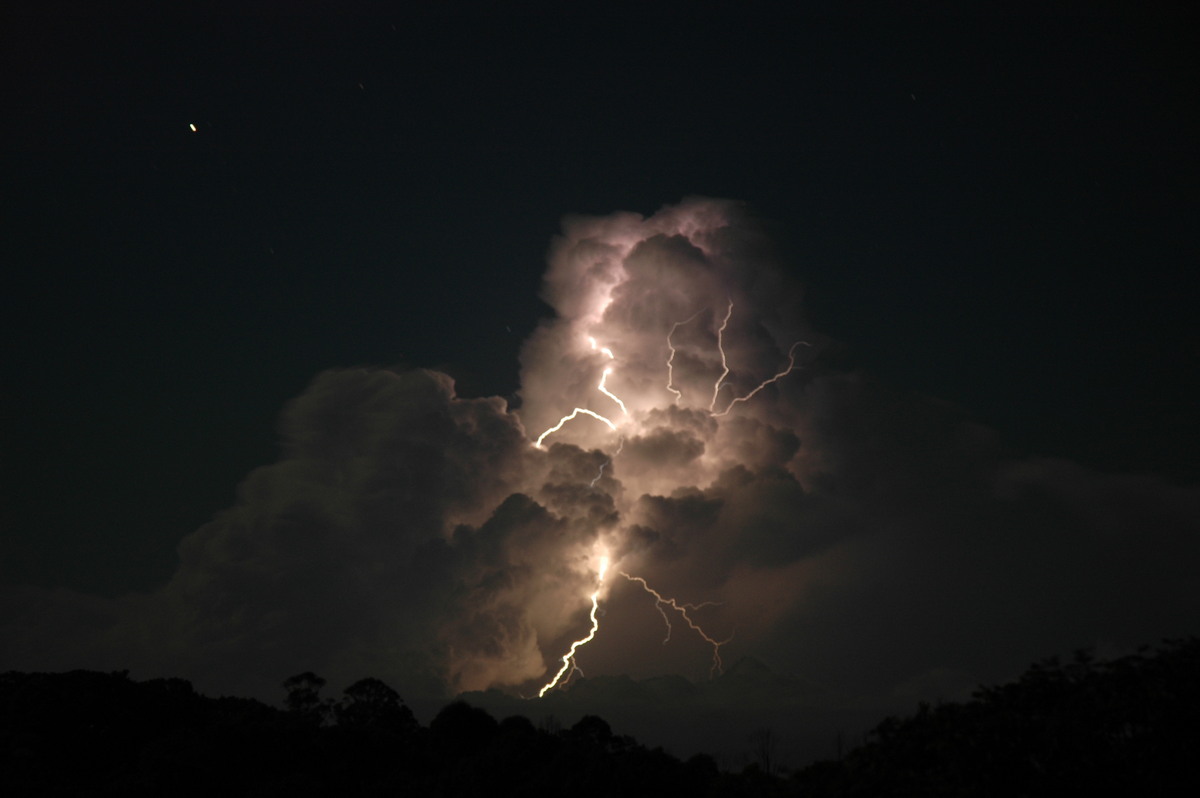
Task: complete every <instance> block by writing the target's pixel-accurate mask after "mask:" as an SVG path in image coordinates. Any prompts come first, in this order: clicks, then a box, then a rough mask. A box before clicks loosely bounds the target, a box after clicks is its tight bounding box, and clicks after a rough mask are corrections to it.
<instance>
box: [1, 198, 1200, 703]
mask: <svg viewBox="0 0 1200 798" xmlns="http://www.w3.org/2000/svg"><path fill="white" fill-rule="evenodd" d="M544 297H545V299H546V300H547V301H548V302H549V303H550V305H551V307H552V308H553V309H554V311H555V314H556V315H555V316H554V318H552V319H549V320H547V321H545V322H544V323H543V324H542V325H541V326H540V327H539V328H538V329H537V330H536V331H535V332H534V334H533V335H532V337H531V338H530V340H529V341H528V342H527V343H526V345H525V347H524V349H523V351H522V355H521V363H520V369H521V379H522V388H521V392H520V397H519V406H517V407H510V406H509V405H508V403H506V402H505V401H504V400H502V399H499V398H495V397H486V398H465V397H461V396H458V395H457V394H456V392H455V388H454V384H453V381H452V380H451V378H450V377H448V376H447V375H445V374H440V373H437V372H433V371H424V370H407V371H394V370H389V369H383V368H378V369H353V370H340V371H328V372H325V373H323V374H320V375H318V376H317V377H316V378H315V379H314V380H313V381H312V383H311V384H310V385H309V387H308V388H307V389H306V390H305V392H304V393H303V394H302V395H301V396H299V397H297V398H296V399H295V400H294V401H292V402H291V403H290V404H289V405H288V406H287V407H285V408H284V410H283V413H282V416H281V419H280V422H279V431H280V440H281V453H280V457H279V460H278V461H277V462H276V463H274V464H272V465H268V466H265V467H263V468H260V469H257V470H256V471H254V472H252V473H251V474H249V475H248V476H247V477H246V479H245V480H244V482H243V483H242V485H241V486H240V488H239V491H238V500H237V502H236V504H235V505H234V506H233V507H231V508H230V509H228V510H227V511H225V512H223V513H221V514H219V515H218V516H217V517H216V518H214V519H213V520H212V521H211V522H209V523H208V524H206V525H204V526H203V527H201V528H200V529H198V530H196V531H195V532H194V533H192V534H191V535H189V536H187V537H186V538H185V539H183V540H182V541H181V543H180V545H179V549H178V551H179V568H178V571H177V572H176V574H175V575H174V577H173V578H172V579H171V580H170V582H169V583H168V584H167V585H165V586H164V587H163V588H161V589H160V590H158V591H156V592H153V593H149V594H144V595H131V596H126V597H124V598H121V599H116V600H109V599H100V598H95V597H88V596H81V595H75V594H70V593H65V592H61V591H60V592H57V593H56V592H50V591H43V590H38V589H33V588H23V587H9V588H6V589H5V593H4V604H3V617H2V622H3V630H2V631H3V635H4V639H5V641H6V642H5V652H4V657H3V665H4V667H7V668H18V669H26V670H33V669H62V668H71V667H114V668H115V667H122V668H131V669H133V670H134V672H135V674H136V675H138V676H153V675H178V676H184V677H186V678H190V679H193V680H194V681H195V682H196V684H197V686H198V687H199V688H201V689H206V690H211V691H225V692H237V693H243V694H246V693H249V694H257V695H261V696H264V697H267V698H274V697H275V696H276V694H277V692H278V688H277V685H278V684H279V682H280V681H281V680H282V678H283V677H285V676H287V675H289V674H291V673H295V672H298V671H302V670H313V671H316V672H318V673H321V674H322V675H325V676H327V677H328V678H330V679H331V680H332V681H334V682H343V683H347V682H350V681H352V680H354V679H356V678H359V677H362V676H364V675H372V676H376V677H378V678H382V679H384V680H385V681H388V682H389V683H392V684H395V685H396V686H397V688H398V689H400V690H401V692H402V693H403V694H405V695H407V696H414V695H438V696H447V695H451V694H453V693H455V692H459V691H466V690H487V689H489V688H500V689H503V690H505V691H508V692H509V693H511V694H513V695H523V696H529V695H533V694H534V693H536V691H537V689H538V687H539V686H540V685H542V684H544V683H545V682H546V681H547V679H548V678H549V677H550V676H551V675H552V674H553V672H554V671H555V670H557V668H558V665H559V662H560V658H561V657H562V656H563V655H564V653H566V651H567V650H568V648H569V646H570V644H571V642H572V641H573V640H576V639H579V638H580V637H582V636H583V634H584V633H586V631H587V629H588V624H589V620H588V612H589V609H590V606H591V604H590V600H589V597H590V596H591V595H592V594H593V592H596V593H597V594H598V596H599V602H600V606H601V608H602V612H601V616H600V620H599V629H598V632H597V634H596V637H595V639H594V640H593V641H592V642H590V643H589V644H588V645H587V646H585V647H583V648H581V649H580V651H579V653H578V655H577V657H576V660H575V663H576V665H577V666H578V667H579V668H581V669H582V670H583V671H584V672H585V673H586V674H587V675H588V676H593V675H618V674H624V675H629V676H633V677H648V676H655V675H661V674H668V673H670V674H683V675H685V676H687V677H688V678H690V679H692V680H696V681H703V680H706V679H708V678H710V675H711V674H710V671H711V662H710V653H711V651H710V648H711V647H710V646H709V645H708V644H707V643H705V641H703V640H702V639H700V638H699V636H698V635H696V634H693V633H692V632H691V631H690V630H689V629H687V627H686V626H685V625H683V624H682V623H680V619H679V618H678V617H674V618H672V619H671V620H673V622H674V628H673V629H672V630H671V632H670V636H669V640H668V641H667V642H665V643H664V637H666V636H667V630H666V628H665V626H664V622H663V616H662V615H660V613H659V612H658V611H657V609H658V608H657V607H656V606H655V602H654V600H653V598H652V597H651V596H650V595H649V594H648V592H647V591H646V590H644V589H643V588H642V586H641V585H640V584H639V583H637V582H635V581H633V580H632V579H630V578H628V577H624V576H621V575H620V574H621V573H627V574H629V575H630V576H637V577H642V578H644V579H645V580H646V584H647V585H650V586H653V588H654V589H656V590H658V591H659V592H660V593H661V594H662V595H664V596H668V597H673V598H675V599H677V600H678V601H680V602H689V603H693V604H697V605H699V604H702V603H704V606H702V607H700V608H699V609H696V610H694V612H693V617H694V618H695V619H696V620H697V622H698V623H699V624H700V625H701V626H702V627H703V628H704V629H705V630H706V631H707V632H708V634H710V635H712V636H713V637H714V638H715V639H716V640H718V641H723V642H722V646H721V649H720V653H721V657H722V659H723V661H724V664H725V665H726V666H727V665H728V664H730V663H733V662H737V661H738V660H739V659H741V658H742V657H746V656H753V657H756V658H758V659H761V660H763V661H765V662H767V663H768V664H769V665H770V667H771V668H772V669H774V670H775V671H777V672H780V673H786V674H790V675H791V676H792V677H795V678H803V679H805V680H808V681H810V682H811V683H813V684H820V685H824V686H826V687H827V688H828V696H829V698H828V701H829V702H833V703H837V704H838V705H839V706H844V705H850V704H853V705H855V706H871V707H878V708H881V709H885V708H886V709H891V708H893V707H894V706H896V705H897V703H898V702H900V703H903V702H912V701H915V700H917V699H922V698H940V697H944V698H950V697H956V696H958V695H961V694H962V692H963V691H964V690H965V689H969V688H970V687H971V686H972V685H974V684H977V683H979V682H981V681H989V680H996V679H1001V678H1006V677H1008V676H1011V675H1013V674H1015V673H1016V672H1017V671H1019V669H1020V668H1021V667H1022V666H1023V665H1025V664H1026V663H1028V662H1029V661H1030V660H1032V659H1034V658H1037V657H1039V656H1043V655H1047V654H1050V653H1054V652H1056V651H1064V650H1069V649H1072V648H1076V647H1080V646H1096V647H1099V648H1100V649H1101V650H1102V651H1120V650H1124V649H1127V648H1129V647H1131V646H1133V645H1136V644H1138V643H1142V642H1150V641H1154V640H1155V639H1157V638H1160V637H1163V636H1169V635H1180V634H1186V633H1194V632H1195V631H1196V625H1197V622H1198V621H1200V592H1198V591H1196V590H1195V589H1194V575H1195V573H1196V572H1197V570H1198V569H1200V489H1197V487H1195V486H1183V485H1177V484H1171V483H1169V482H1167V481H1166V480H1164V479H1161V478H1158V477H1155V476H1153V475H1145V474H1141V475H1130V474H1125V475H1122V474H1104V473H1098V472H1096V471H1092V470H1089V469H1087V468H1085V467H1083V466H1081V465H1078V464H1075V463H1072V462H1069V461H1065V460H1055V459H1046V458H1031V457H1026V456H1020V455H1016V454H1014V453H1012V452H1011V451H1009V450H1008V449H1007V448H1006V447H1005V446H1004V444H1003V442H1002V441H1000V440H998V438H997V436H996V435H995V434H994V433H993V432H992V431H990V430H989V429H987V428H986V427H985V426H983V425H981V424H979V423H977V422H976V421H974V420H973V419H972V418H971V417H970V415H969V414H968V413H967V412H966V411H964V410H962V409H960V408H957V407H954V406H952V405H949V404H947V403H945V402H941V401H939V400H937V399H934V398H931V397H926V396H920V395H913V394H906V393H902V392H899V391H897V390H895V389H894V388H891V387H889V386H888V385H887V384H885V383H882V382H880V381H878V380H876V379H875V378H873V377H872V376H871V375H869V374H863V373H860V372H853V371H851V372H844V371H838V370H836V369H834V368H832V367H830V366H827V365H826V364H825V362H824V361H823V360H822V356H821V355H822V351H823V344H824V341H823V339H822V338H821V337H820V336H819V335H818V334H817V333H815V332H814V331H812V330H811V329H809V328H808V327H807V326H806V324H805V323H804V319H803V316H802V313H801V291H800V287H799V286H798V285H795V284H794V283H793V282H792V281H791V280H790V279H789V278H788V276H787V273H786V272H785V271H783V270H781V269H780V268H779V265H778V264H777V262H776V258H775V255H774V254H773V251H772V249H771V246H770V243H769V241H768V240H767V239H766V238H765V237H764V236H763V235H762V233H761V231H760V230H759V228H758V227H757V226H756V225H755V224H754V222H753V220H752V219H751V218H750V217H749V216H748V215H747V214H746V213H745V211H744V210H743V209H742V208H741V207H740V206H739V205H737V204H736V203H731V202H724V201H713V200H704V199H693V200H688V201H685V202H683V203H682V204H680V205H678V206H674V207H669V208H665V209H664V210H662V211H661V212H660V213H658V214H655V215H653V216H651V217H649V218H642V217H640V216H637V215H634V214H616V215H613V216H608V217H600V218H593V217H572V218H569V219H567V220H566V222H565V223H564V228H563V233H562V235H561V236H560V237H559V238H558V239H556V240H555V241H554V242H553V245H552V247H551V251H550V265H549V270H548V272H547V274H546V278H545V284H544ZM601 386H603V388H601ZM576 408H579V409H580V410H581V411H588V412H581V413H579V414H577V415H576V416H575V417H574V418H572V419H570V420H568V421H565V422H563V423H562V426H561V427H560V428H558V429H557V430H556V431H553V432H548V431H549V430H551V429H552V428H553V427H554V426H555V425H556V424H558V423H559V422H560V421H562V419H564V417H566V416H567V415H568V414H570V413H571V412H572V411H573V410H574V409H576ZM623 408H624V409H623ZM589 413H591V414H595V415H589ZM597 416H602V417H603V419H600V418H597ZM543 435H544V439H543V440H542V443H541V445H535V442H536V441H537V440H539V436H543ZM602 561H603V562H608V563H610V564H609V567H608V570H607V572H604V571H603V568H602V566H601V565H600V563H601V562H602ZM708 602H711V603H708ZM751 694H753V695H760V698H761V696H762V695H766V696H769V695H770V693H769V691H768V692H766V693H762V692H761V691H759V692H758V693H755V692H754V691H751V693H747V695H751ZM764 700H765V699H764ZM830 705H831V706H832V703H831V704H830ZM764 706H765V704H764ZM530 712H535V713H536V710H532V709H531V710H530Z"/></svg>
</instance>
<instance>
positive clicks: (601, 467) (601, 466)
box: [588, 437, 625, 488]
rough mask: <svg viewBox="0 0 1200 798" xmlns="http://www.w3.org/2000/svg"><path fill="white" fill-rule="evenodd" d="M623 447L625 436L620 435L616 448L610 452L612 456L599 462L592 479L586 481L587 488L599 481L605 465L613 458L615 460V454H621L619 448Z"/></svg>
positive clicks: (592, 486) (594, 485)
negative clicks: (598, 468)
mask: <svg viewBox="0 0 1200 798" xmlns="http://www.w3.org/2000/svg"><path fill="white" fill-rule="evenodd" d="M624 448H625V438H624V437H622V438H621V439H620V440H619V441H618V442H617V450H616V451H615V452H613V453H612V457H610V458H608V459H607V460H605V461H604V462H603V463H601V464H600V470H599V471H597V472H596V476H594V477H592V481H591V482H589V483H588V487H589V488H594V487H596V483H597V482H599V481H600V477H602V476H604V467H605V466H607V465H608V464H610V463H611V462H612V461H613V460H615V459H616V458H617V455H619V454H621V450H622V449H624Z"/></svg>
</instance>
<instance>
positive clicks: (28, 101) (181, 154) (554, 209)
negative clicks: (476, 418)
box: [0, 6, 1200, 654]
mask: <svg viewBox="0 0 1200 798" xmlns="http://www.w3.org/2000/svg"><path fill="white" fill-rule="evenodd" d="M0 27H2V28H3V31H4V32H3V33H2V34H0V53H2V56H0V58H2V59H3V61H2V63H0V74H3V78H0V86H2V87H3V89H2V90H3V95H2V98H0V101H2V104H3V108H4V119H5V122H4V125H3V129H2V132H0V142H2V158H3V161H2V163H3V180H2V182H3V186H4V187H3V190H2V191H0V196H2V197H3V200H2V201H3V207H2V208H0V225H2V235H0V240H2V243H0V248H2V249H0V260H2V261H3V263H4V264H5V266H4V269H3V271H4V277H3V290H2V299H0V301H2V302H3V309H2V311H0V312H2V313H3V317H4V319H5V324H4V328H5V330H6V335H5V340H6V349H5V351H6V354H5V365H6V369H5V373H6V377H5V379H4V381H3V389H2V391H3V392H2V401H3V422H4V446H3V449H4V458H3V468H4V474H3V482H4V485H5V488H4V496H3V516H2V523H3V538H2V542H0V580H3V582H4V583H5V584H7V585H23V586H31V587H39V588H56V587H61V588H66V589H69V590H71V591H77V592H81V593H85V594H100V595H104V596H119V595H122V594H125V593H128V592H130V591H134V592H138V591H147V590H150V589H153V588H156V587H158V586H160V585H162V584H163V583H164V582H166V580H167V579H169V578H170V576H171V574H172V573H173V571H174V569H175V567H176V562H177V555H176V546H177V545H178V544H179V542H180V540H181V539H183V538H184V536H186V535H188V534H189V533H191V532H193V531H194V530H196V529H197V528H198V527H200V526H201V525H202V524H204V523H205V522H207V521H208V520H210V519H211V518H212V517H213V516H214V514H216V513H218V512H219V511H221V510H223V509H225V508H227V507H230V506H231V505H233V503H234V501H235V489H236V487H237V485H238V484H239V482H241V480H242V479H243V478H244V477H245V476H246V474H247V473H249V472H250V471H251V470H252V469H254V468H255V467H258V466H263V465H267V464H269V463H271V462H273V461H274V460H275V459H276V457H277V455H278V445H277V441H278V432H277V419H278V416H279V413H280V410H281V409H282V408H283V407H284V405H285V403H287V402H288V400H289V399H292V398H293V397H296V396H297V395H299V394H300V393H301V392H302V391H303V390H304V389H305V386H306V385H307V384H308V383H309V382H310V381H311V380H312V379H313V378H314V376H315V375H317V374H318V373H319V372H321V371H322V370H325V369H330V368H337V367H347V366H360V365H367V366H407V367H428V368H436V369H439V370H441V371H444V372H446V373H448V374H450V375H451V376H453V377H454V378H455V380H456V381H457V385H458V390H459V393H460V394H461V395H464V396H469V397H473V396H486V395H491V394H497V395H500V396H505V397H509V398H513V397H514V396H515V394H516V391H517V389H518V370H517V355H518V350H519V347H520V345H521V342H522V341H523V340H524V339H525V338H526V336H527V335H528V334H529V333H530V332H531V331H532V330H533V329H534V327H535V325H536V324H537V323H538V321H539V320H540V319H542V318H544V317H547V316H549V315H550V313H551V311H550V308H549V307H548V306H547V305H546V304H544V303H543V302H542V301H541V300H540V299H539V289H540V286H541V277H542V273H543V271H544V268H545V262H546V252H547V247H548V246H549V243H550V240H551V238H552V237H553V236H554V235H555V234H556V233H558V231H559V230H560V221H561V219H562V217H563V216H564V215H565V214H569V213H589V214H608V213H611V212H614V211H634V212H638V213H641V214H646V215H648V214H652V213H654V212H655V211H657V210H658V209H659V208H660V207H662V206H664V205H666V204H671V203H676V202H679V201H680V200H681V199H682V198H684V197H685V196H690V195H702V196H709V197H720V198H729V199H733V200H738V201H742V202H745V203H747V204H748V206H749V207H750V208H751V209H752V210H753V212H754V215H755V216H756V217H757V218H758V219H759V220H761V223H762V225H763V226H764V227H765V229H766V230H767V231H768V232H769V234H770V235H771V237H772V238H773V239H774V241H775V243H776V244H777V245H778V247H779V248H780V250H781V252H782V260H783V262H784V263H785V268H786V269H787V270H788V273H789V274H790V275H791V276H792V277H794V278H795V279H796V280H798V281H799V282H800V283H801V284H802V285H803V286H804V303H803V304H804V308H805V313H806V314H807V317H808V320H809V322H810V324H811V327H812V328H813V329H815V330H818V331H819V332H820V333H822V334H823V335H825V336H828V337H829V338H830V339H833V340H836V341H838V342H840V345H839V346H834V347H831V348H830V349H829V350H828V352H827V353H826V355H825V356H826V358H827V363H828V366H829V367H830V368H835V367H836V368H844V369H855V368H857V369H863V370H865V371H867V372H869V373H871V374H873V375H875V376H876V377H877V378H878V379H880V380H881V381H883V382H884V383H887V384H890V385H892V386H894V387H895V389H896V390H898V391H903V392H912V393H915V394H921V395H929V396H933V397H937V398H939V399H941V400H945V401H947V402H950V403H952V404H953V405H956V406H958V407H959V408H961V410H962V412H963V413H964V414H965V415H966V416H967V417H969V418H972V419H974V420H975V421H977V422H979V423H980V424H981V425H983V426H986V427H990V428H992V429H994V430H996V431H998V434H999V439H1000V440H1001V441H1002V442H1003V446H1004V447H1005V450H1006V451H1009V452H1013V453H1015V454H1018V455H1021V456H1036V455H1049V456H1056V457H1062V458H1067V459H1070V460H1072V461H1074V462H1077V463H1079V464H1082V465H1083V466H1085V467H1088V468H1090V469H1093V470H1095V471H1098V472H1112V473H1154V474H1157V475H1159V476H1160V477H1161V478H1162V479H1164V480H1165V481H1166V482H1168V483H1173V484H1179V485H1186V484H1191V483H1194V481H1195V479H1196V477H1197V476H1198V475H1200V474H1198V472H1197V468H1196V465H1195V463H1196V459H1195V456H1194V452H1195V451H1196V448H1197V446H1198V445H1200V424H1198V422H1197V413H1196V410H1195V405H1196V400H1195V396H1196V389H1197V387H1198V384H1197V383H1198V380H1197V373H1198V369H1197V366H1198V365H1200V363H1198V355H1200V336H1198V335H1197V334H1196V332H1195V328H1194V318H1195V310H1194V309H1195V307H1196V306H1197V300H1198V299H1200V297H1198V296H1197V291H1196V289H1195V287H1194V286H1195V279H1194V276H1193V274H1192V272H1193V270H1194V268H1195V264H1196V263H1197V262H1200V258H1198V256H1200V251H1198V250H1200V247H1198V246H1197V232H1196V231H1197V229H1198V228H1197V225H1196V219H1197V211H1198V204H1197V193H1198V190H1197V186H1198V185H1200V170H1198V164H1197V157H1196V144H1195V143H1196V141H1198V140H1200V125H1198V124H1197V109H1198V108H1200V103H1198V100H1200V98H1198V97H1197V89H1196V87H1197V85H1200V84H1198V83H1197V78H1198V77H1200V74H1198V72H1200V69H1198V65H1197V57H1196V53H1197V52H1200V42H1198V41H1197V38H1198V37H1197V34H1196V33H1195V31H1196V30H1200V28H1197V27H1196V26H1194V25H1191V24H1188V21H1187V20H1181V19H1178V18H1166V17H1155V16H1152V15H1150V14H1142V15H1139V16H1116V15H1114V16H1109V15H1104V14H1094V13H1090V12H1089V13H1082V12H1081V13H1079V14H1061V15H1056V16H1021V15H1016V14H1008V13H997V14H987V13H980V14H978V15H961V14H952V15H928V14H926V15H922V16H912V15H905V14H899V13H891V14H889V15H888V16H886V17H884V16H878V17H876V16H868V15H865V14H864V15H857V16H854V17H848V18H832V17H828V16H823V15H819V14H813V15H794V16H783V17H774V16H763V15H759V14H750V13H744V12H738V11H734V10H726V11H723V12H720V13H716V14H711V13H709V12H708V11H705V12H703V13H682V14H679V13H677V14H669V15H668V14H666V13H664V14H662V15H658V14H654V13H647V12H644V11H642V10H641V7H640V6H628V7H624V8H623V10H618V11H611V12H600V11H597V12H595V13H592V14H588V15H580V16H567V15H559V16H541V15H499V14H497V15H492V16H465V17H464V16H454V15H449V14H447V15H445V16H436V17H429V16H421V15H393V16H383V15H373V14H366V13H337V14H326V13H318V12H313V13H310V14H304V15H298V16H297V15H289V14H284V13H270V14H267V13H264V14H261V15H255V14H239V15H235V16H222V15H210V16H205V17H193V18H190V19H176V18H167V17H154V18H149V17H144V16H132V15H130V16H116V15H111V16H104V15H99V14H96V13H95V12H87V11H80V12H76V13H66V14H62V15H59V16H57V17H55V18H53V19H49V18H45V17H37V18H34V17H23V16H20V15H15V16H14V15H9V16H8V19H7V21H6V22H5V23H4V24H3V26H0ZM189 125H195V126H196V128H197V129H196V130H195V131H194V132H193V131H192V130H191V129H190V128H189ZM1045 653H1047V654H1049V653H1053V652H1045Z"/></svg>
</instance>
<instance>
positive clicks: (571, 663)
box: [538, 555, 608, 698]
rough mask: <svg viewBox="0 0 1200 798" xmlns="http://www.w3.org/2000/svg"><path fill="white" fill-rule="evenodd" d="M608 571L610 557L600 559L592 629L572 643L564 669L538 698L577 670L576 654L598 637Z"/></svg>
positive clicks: (541, 691) (565, 657)
mask: <svg viewBox="0 0 1200 798" xmlns="http://www.w3.org/2000/svg"><path fill="white" fill-rule="evenodd" d="M607 570H608V556H607V555H605V556H603V557H601V558H600V568H599V570H598V572H597V574H596V590H595V591H594V592H593V593H592V611H591V612H590V613H589V614H588V617H589V618H590V619H591V621H592V628H591V629H589V630H588V633H587V635H586V636H584V637H581V638H579V639H578V640H576V641H575V642H574V643H572V644H571V649H570V650H569V651H567V653H566V654H563V658H562V667H561V668H559V669H558V673H556V674H554V678H553V679H551V680H550V681H548V682H546V685H545V686H544V687H543V688H542V689H541V690H539V691H538V698H541V697H542V696H544V695H546V693H547V692H549V691H550V690H552V689H554V686H555V685H556V684H558V682H559V680H560V679H562V677H563V674H565V673H567V671H569V670H574V669H575V652H576V651H578V650H579V649H580V648H581V647H583V646H585V645H587V644H588V643H590V642H592V638H594V637H595V636H596V632H597V631H598V630H599V629H600V621H599V620H598V619H597V618H596V611H597V610H598V609H599V608H600V588H601V587H602V586H603V585H604V572H605V571H607Z"/></svg>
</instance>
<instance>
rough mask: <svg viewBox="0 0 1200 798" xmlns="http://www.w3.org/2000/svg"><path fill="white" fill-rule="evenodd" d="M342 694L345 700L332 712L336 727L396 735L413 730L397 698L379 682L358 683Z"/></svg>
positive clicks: (412, 722)
mask: <svg viewBox="0 0 1200 798" xmlns="http://www.w3.org/2000/svg"><path fill="white" fill-rule="evenodd" d="M342 693H343V694H344V695H345V698H343V699H342V701H341V702H340V703H339V704H338V705H337V707H336V708H335V710H334V714H335V716H336V718H337V724H338V726H343V727H345V728H350V729H356V728H371V729H387V730H388V731H393V732H397V733H408V732H411V731H412V730H414V729H415V728H416V727H417V719H416V718H415V717H414V716H413V713H412V710H410V709H409V708H408V706H407V705H405V704H404V702H403V701H401V700H400V694H399V693H397V692H396V691H395V690H393V689H392V688H390V687H388V686H387V685H386V684H384V683H383V682H382V681H380V680H379V679H374V678H371V677H367V678H366V679H359V680H358V681H357V682H355V683H354V684H352V685H350V686H349V687H347V688H346V689H345V690H343V691H342Z"/></svg>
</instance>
